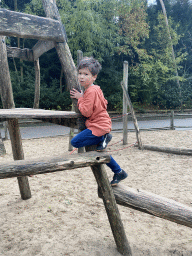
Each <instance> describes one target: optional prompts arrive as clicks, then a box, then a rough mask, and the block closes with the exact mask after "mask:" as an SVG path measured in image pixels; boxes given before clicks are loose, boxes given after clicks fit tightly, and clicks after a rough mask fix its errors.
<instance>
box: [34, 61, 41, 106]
mask: <svg viewBox="0 0 192 256" xmlns="http://www.w3.org/2000/svg"><path fill="white" fill-rule="evenodd" d="M34 67H35V96H34V104H33V108H39V100H40V65H39V59H37V60H35V61H34Z"/></svg>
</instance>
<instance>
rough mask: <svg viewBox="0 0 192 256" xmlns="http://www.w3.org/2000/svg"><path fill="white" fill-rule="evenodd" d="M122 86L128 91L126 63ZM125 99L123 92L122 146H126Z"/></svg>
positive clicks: (126, 64) (125, 63)
mask: <svg viewBox="0 0 192 256" xmlns="http://www.w3.org/2000/svg"><path fill="white" fill-rule="evenodd" d="M123 84H124V86H125V89H126V91H128V61H124V62H123ZM127 106H128V103H127V98H126V96H125V95H124V92H123V145H126V144H127V135H128V132H127V121H128V117H127Z"/></svg>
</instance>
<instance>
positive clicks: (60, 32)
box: [0, 9, 66, 42]
mask: <svg viewBox="0 0 192 256" xmlns="http://www.w3.org/2000/svg"><path fill="white" fill-rule="evenodd" d="M0 35H3V36H14V37H19V38H31V39H37V40H44V41H46V40H51V41H55V42H65V41H66V36H65V33H64V28H63V25H62V24H61V23H60V22H59V21H58V20H53V19H50V18H44V17H39V16H35V15H30V14H25V13H19V12H13V11H9V10H7V9H0Z"/></svg>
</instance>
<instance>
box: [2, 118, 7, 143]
mask: <svg viewBox="0 0 192 256" xmlns="http://www.w3.org/2000/svg"><path fill="white" fill-rule="evenodd" d="M3 128H4V133H5V140H8V123H7V121H4V122H3Z"/></svg>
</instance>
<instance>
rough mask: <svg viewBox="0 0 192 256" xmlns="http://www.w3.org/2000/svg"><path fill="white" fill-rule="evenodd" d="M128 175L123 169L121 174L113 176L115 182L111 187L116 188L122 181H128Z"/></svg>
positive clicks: (112, 182)
mask: <svg viewBox="0 0 192 256" xmlns="http://www.w3.org/2000/svg"><path fill="white" fill-rule="evenodd" d="M127 176H128V174H127V173H126V172H125V171H124V170H123V169H121V171H120V172H119V173H115V174H114V176H113V180H112V181H111V186H116V185H117V184H118V183H119V182H120V181H121V180H124V179H126V178H127Z"/></svg>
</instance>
